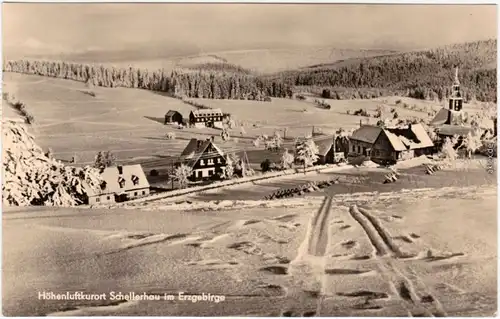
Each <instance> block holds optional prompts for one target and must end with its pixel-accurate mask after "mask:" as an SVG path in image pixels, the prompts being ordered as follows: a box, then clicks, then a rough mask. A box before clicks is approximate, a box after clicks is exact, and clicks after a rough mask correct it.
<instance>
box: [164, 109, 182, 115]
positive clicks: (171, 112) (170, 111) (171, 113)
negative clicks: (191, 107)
mask: <svg viewBox="0 0 500 319" xmlns="http://www.w3.org/2000/svg"><path fill="white" fill-rule="evenodd" d="M177 113H179V112H178V111H176V110H169V111H168V112H167V114H165V116H167V117H170V116H174V115H175V114H177ZM179 114H180V113H179Z"/></svg>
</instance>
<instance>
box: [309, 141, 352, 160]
mask: <svg viewBox="0 0 500 319" xmlns="http://www.w3.org/2000/svg"><path fill="white" fill-rule="evenodd" d="M334 138H335V139H336V143H333V139H334ZM314 143H315V144H316V146H317V147H318V154H316V155H318V160H317V161H316V163H314V164H315V165H324V164H335V163H338V162H339V161H341V160H343V159H345V156H344V155H345V154H344V149H343V144H342V137H340V136H336V135H334V136H329V137H326V138H322V139H318V140H315V141H314ZM334 145H335V152H334V149H333V147H334Z"/></svg>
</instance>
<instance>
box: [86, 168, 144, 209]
mask: <svg viewBox="0 0 500 319" xmlns="http://www.w3.org/2000/svg"><path fill="white" fill-rule="evenodd" d="M100 174H101V178H102V180H103V182H102V183H101V185H100V190H99V191H97V192H96V191H94V190H91V189H88V190H87V197H88V204H89V205H93V204H110V203H115V202H123V201H126V200H129V199H134V198H138V197H143V196H148V195H149V192H150V189H149V182H148V180H147V179H146V175H145V174H144V171H143V170H142V167H141V165H140V164H135V165H124V166H121V165H119V166H112V167H106V168H104V169H103V170H102V171H101V173H100Z"/></svg>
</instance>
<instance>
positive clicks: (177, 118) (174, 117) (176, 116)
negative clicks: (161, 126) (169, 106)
mask: <svg viewBox="0 0 500 319" xmlns="http://www.w3.org/2000/svg"><path fill="white" fill-rule="evenodd" d="M182 122H183V118H182V114H181V113H179V112H177V111H175V110H170V111H168V112H167V114H165V124H168V123H177V124H182Z"/></svg>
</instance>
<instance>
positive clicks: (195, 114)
mask: <svg viewBox="0 0 500 319" xmlns="http://www.w3.org/2000/svg"><path fill="white" fill-rule="evenodd" d="M224 117H225V116H224V114H223V113H222V111H221V110H220V109H199V110H194V111H191V113H189V124H190V125H192V126H194V127H197V128H202V127H213V128H223V125H222V121H223V120H224Z"/></svg>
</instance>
